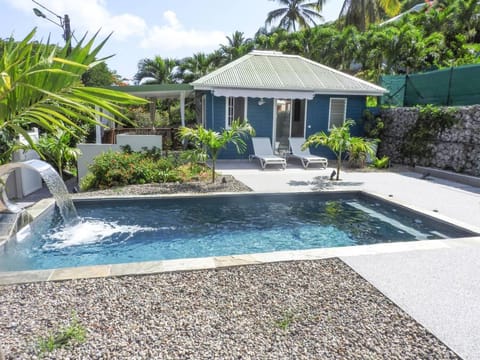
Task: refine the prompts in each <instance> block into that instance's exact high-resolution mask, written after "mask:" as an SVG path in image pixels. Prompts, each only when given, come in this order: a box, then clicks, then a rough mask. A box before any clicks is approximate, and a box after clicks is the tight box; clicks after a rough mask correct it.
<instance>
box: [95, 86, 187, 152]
mask: <svg viewBox="0 0 480 360" xmlns="http://www.w3.org/2000/svg"><path fill="white" fill-rule="evenodd" d="M109 89H112V90H116V91H122V92H126V93H129V94H131V95H134V96H138V97H141V98H145V99H149V100H150V120H151V121H152V124H153V122H154V121H155V111H154V110H155V101H156V100H157V99H180V119H181V124H182V126H185V99H186V98H187V97H188V96H191V95H192V94H193V93H194V90H193V86H191V85H190V84H152V85H136V86H111V87H109ZM101 142H102V141H101V129H100V125H97V127H96V143H97V144H100V143H101Z"/></svg>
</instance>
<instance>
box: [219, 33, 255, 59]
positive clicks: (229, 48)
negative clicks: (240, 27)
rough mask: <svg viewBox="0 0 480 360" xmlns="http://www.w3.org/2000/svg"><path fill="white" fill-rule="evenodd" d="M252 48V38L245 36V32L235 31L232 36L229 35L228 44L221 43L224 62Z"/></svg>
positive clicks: (236, 57)
mask: <svg viewBox="0 0 480 360" xmlns="http://www.w3.org/2000/svg"><path fill="white" fill-rule="evenodd" d="M252 49H253V43H252V40H251V39H247V38H245V37H244V34H243V32H241V31H235V32H234V33H233V34H232V36H227V44H226V45H220V54H221V57H222V59H223V61H222V64H227V63H229V62H230V61H233V60H235V59H238V58H239V57H241V56H243V55H245V54H246V53H248V52H249V51H250V50H252Z"/></svg>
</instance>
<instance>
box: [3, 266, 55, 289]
mask: <svg viewBox="0 0 480 360" xmlns="http://www.w3.org/2000/svg"><path fill="white" fill-rule="evenodd" d="M52 273H53V270H31V271H14V272H3V273H0V286H2V285H14V284H24V283H31V282H32V283H33V282H42V281H48V280H49V279H50V276H51V275H52Z"/></svg>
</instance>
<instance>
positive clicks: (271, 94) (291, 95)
mask: <svg viewBox="0 0 480 360" xmlns="http://www.w3.org/2000/svg"><path fill="white" fill-rule="evenodd" d="M195 90H206V91H211V92H212V94H213V95H214V96H225V97H230V96H231V97H250V98H267V99H268V98H272V99H306V100H312V99H313V97H314V96H315V95H336V96H341V95H343V96H382V95H383V94H384V93H385V92H388V91H381V90H378V91H376V90H372V91H365V90H362V91H354V90H338V89H335V90H333V89H332V90H330V89H322V90H310V91H303V90H277V89H245V88H223V87H202V86H195ZM383 90H384V89H383Z"/></svg>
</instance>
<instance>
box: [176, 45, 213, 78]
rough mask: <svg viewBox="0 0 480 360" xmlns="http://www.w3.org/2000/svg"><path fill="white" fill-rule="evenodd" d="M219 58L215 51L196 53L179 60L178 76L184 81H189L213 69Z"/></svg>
mask: <svg viewBox="0 0 480 360" xmlns="http://www.w3.org/2000/svg"><path fill="white" fill-rule="evenodd" d="M218 64H219V60H218V57H217V56H216V54H215V53H212V54H208V55H207V54H205V53H202V52H200V53H196V54H193V55H192V56H191V57H187V58H184V59H182V60H181V61H180V65H179V74H178V77H179V78H180V79H181V81H182V82H184V83H190V82H192V81H194V80H197V79H198V78H200V77H202V76H205V75H207V74H208V73H210V72H211V71H213V70H215V68H216V67H217V66H218Z"/></svg>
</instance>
